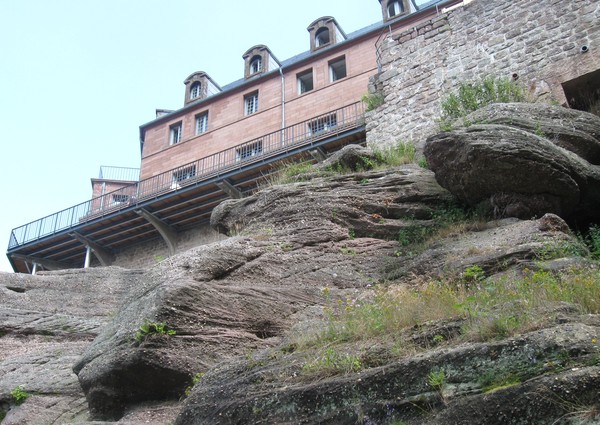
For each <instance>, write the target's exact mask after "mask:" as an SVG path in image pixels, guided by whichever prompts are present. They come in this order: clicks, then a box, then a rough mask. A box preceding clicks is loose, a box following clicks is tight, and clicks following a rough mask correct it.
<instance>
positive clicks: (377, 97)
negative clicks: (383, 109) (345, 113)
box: [361, 91, 385, 112]
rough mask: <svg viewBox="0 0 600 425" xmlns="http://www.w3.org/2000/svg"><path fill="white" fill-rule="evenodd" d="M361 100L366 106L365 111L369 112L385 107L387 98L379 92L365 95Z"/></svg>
mask: <svg viewBox="0 0 600 425" xmlns="http://www.w3.org/2000/svg"><path fill="white" fill-rule="evenodd" d="M361 100H362V101H363V103H364V104H365V110H366V111H367V112H369V111H372V110H374V109H377V108H378V107H380V106H381V105H383V102H385V96H384V94H383V93H382V92H380V91H378V92H375V93H366V94H364V95H363V97H362V99H361Z"/></svg>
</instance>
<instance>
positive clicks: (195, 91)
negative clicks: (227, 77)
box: [190, 81, 202, 99]
mask: <svg viewBox="0 0 600 425" xmlns="http://www.w3.org/2000/svg"><path fill="white" fill-rule="evenodd" d="M201 91H202V84H201V83H200V82H199V81H196V82H195V83H194V84H192V87H191V88H190V99H196V98H198V97H200V93H201Z"/></svg>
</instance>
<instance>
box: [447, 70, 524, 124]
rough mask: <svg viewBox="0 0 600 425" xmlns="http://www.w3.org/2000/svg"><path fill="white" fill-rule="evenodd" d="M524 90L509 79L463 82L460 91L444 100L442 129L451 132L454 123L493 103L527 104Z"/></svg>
mask: <svg viewBox="0 0 600 425" xmlns="http://www.w3.org/2000/svg"><path fill="white" fill-rule="evenodd" d="M525 93H526V92H525V90H524V88H523V87H522V86H521V85H520V84H518V83H517V82H515V81H513V80H512V79H508V78H494V77H487V78H484V79H483V80H481V81H477V82H462V83H460V84H459V85H458V90H457V91H456V92H455V93H451V94H450V95H448V96H447V97H446V98H444V99H443V100H442V115H441V118H440V122H439V125H440V129H441V130H442V131H450V130H451V129H452V122H453V121H455V120H457V119H458V118H463V117H465V116H467V115H468V114H470V113H471V112H474V111H476V110H478V109H480V108H483V107H484V106H487V105H489V104H492V103H510V102H525V101H526V95H525Z"/></svg>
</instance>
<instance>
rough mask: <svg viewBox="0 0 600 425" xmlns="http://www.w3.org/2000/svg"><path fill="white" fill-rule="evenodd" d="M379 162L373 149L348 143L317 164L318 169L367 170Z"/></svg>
mask: <svg viewBox="0 0 600 425" xmlns="http://www.w3.org/2000/svg"><path fill="white" fill-rule="evenodd" d="M378 164H379V159H378V158H377V155H376V154H375V152H373V151H372V150H371V149H369V148H366V147H364V146H360V145H346V146H344V147H343V148H341V149H340V150H338V151H336V152H334V153H333V154H332V155H331V156H330V157H328V158H327V159H325V160H324V161H323V162H320V163H319V164H317V165H316V166H315V169H316V170H339V171H344V170H346V171H367V170H370V169H372V168H374V167H375V166H376V165H378Z"/></svg>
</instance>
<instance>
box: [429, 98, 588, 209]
mask: <svg viewBox="0 0 600 425" xmlns="http://www.w3.org/2000/svg"><path fill="white" fill-rule="evenodd" d="M462 122H467V123H475V124H472V125H469V126H468V127H459V128H458V129H456V130H454V131H450V132H447V133H440V134H437V135H435V136H432V137H430V138H428V139H427V142H426V145H425V149H424V154H425V156H426V158H427V161H428V163H429V166H430V168H431V169H432V170H433V171H434V172H435V175H436V179H437V181H438V183H440V185H442V186H443V187H445V188H446V189H448V190H449V191H450V192H452V193H453V194H454V195H455V196H456V197H458V198H459V199H460V200H462V201H464V202H466V203H468V204H470V205H472V206H475V205H481V206H485V207H486V208H487V209H489V210H491V211H493V213H494V214H495V215H496V216H497V217H518V218H522V219H528V218H531V217H541V216H542V215H544V214H545V213H547V212H550V213H554V214H557V215H559V216H561V217H563V218H566V219H572V218H575V219H578V218H581V219H584V220H590V219H594V218H598V217H599V216H600V168H599V167H598V165H596V164H598V162H599V160H600V156H599V152H600V118H598V117H597V116H595V115H592V114H588V113H585V112H580V111H574V110H569V109H565V108H561V107H552V106H547V105H544V106H542V105H528V104H504V105H490V106H489V107H487V108H484V109H482V110H479V111H476V112H475V113H473V114H472V115H470V116H467V117H466V118H465V119H464V120H463V121H462Z"/></svg>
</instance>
